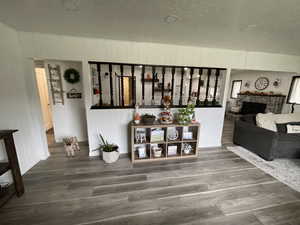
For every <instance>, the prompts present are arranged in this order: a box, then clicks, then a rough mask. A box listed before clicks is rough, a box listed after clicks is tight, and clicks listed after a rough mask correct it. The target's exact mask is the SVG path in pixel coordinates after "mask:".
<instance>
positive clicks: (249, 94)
mask: <svg viewBox="0 0 300 225" xmlns="http://www.w3.org/2000/svg"><path fill="white" fill-rule="evenodd" d="M238 95H248V96H262V97H286V95H270V94H254V93H253V94H252V93H239V94H238Z"/></svg>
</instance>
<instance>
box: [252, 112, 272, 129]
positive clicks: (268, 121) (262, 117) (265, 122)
mask: <svg viewBox="0 0 300 225" xmlns="http://www.w3.org/2000/svg"><path fill="white" fill-rule="evenodd" d="M276 117H277V115H276V114H273V113H265V114H264V113H258V114H257V115H256V124H257V126H258V127H261V128H264V129H267V130H271V131H274V132H276V131H277V128H276V125H275V119H276Z"/></svg>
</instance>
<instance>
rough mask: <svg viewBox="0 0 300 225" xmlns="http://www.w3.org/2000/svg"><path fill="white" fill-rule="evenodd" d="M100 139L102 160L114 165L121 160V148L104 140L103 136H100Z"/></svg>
mask: <svg viewBox="0 0 300 225" xmlns="http://www.w3.org/2000/svg"><path fill="white" fill-rule="evenodd" d="M99 137H100V150H102V159H103V160H104V161H105V162H106V163H113V162H116V161H117V160H118V159H119V155H120V153H119V151H118V149H119V146H118V145H116V144H110V143H108V141H107V140H104V138H103V136H102V135H101V134H99Z"/></svg>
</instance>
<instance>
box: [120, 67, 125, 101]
mask: <svg viewBox="0 0 300 225" xmlns="http://www.w3.org/2000/svg"><path fill="white" fill-rule="evenodd" d="M120 72H121V104H122V106H124V79H123V73H124V68H123V65H120Z"/></svg>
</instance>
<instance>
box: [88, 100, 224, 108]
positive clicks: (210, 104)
mask: <svg viewBox="0 0 300 225" xmlns="http://www.w3.org/2000/svg"><path fill="white" fill-rule="evenodd" d="M186 106H187V105H172V107H171V108H174V109H177V108H185V107H186ZM221 107H222V105H219V104H216V105H213V104H212V103H211V102H210V103H208V104H207V105H205V104H204V102H201V104H200V105H196V106H195V108H221ZM140 108H142V109H152V108H153V109H157V108H160V109H162V108H163V106H161V105H142V106H140ZM90 109H91V110H101V109H134V106H113V107H112V106H97V105H94V106H92V107H91V108H90Z"/></svg>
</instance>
